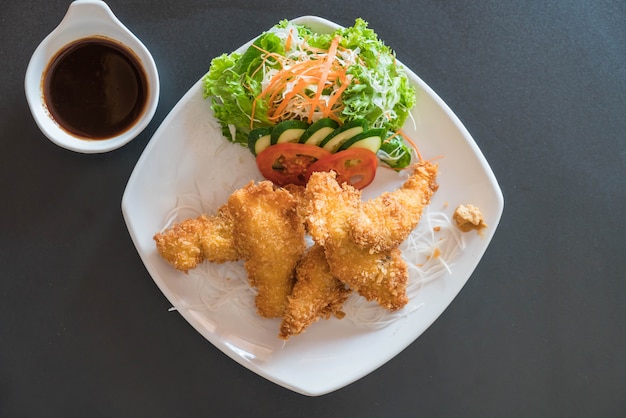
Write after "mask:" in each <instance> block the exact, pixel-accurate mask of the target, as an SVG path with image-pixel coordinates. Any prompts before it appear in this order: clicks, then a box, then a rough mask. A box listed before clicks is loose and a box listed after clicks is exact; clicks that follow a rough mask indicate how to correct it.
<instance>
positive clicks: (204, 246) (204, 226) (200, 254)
mask: <svg viewBox="0 0 626 418" xmlns="http://www.w3.org/2000/svg"><path fill="white" fill-rule="evenodd" d="M154 240H155V242H156V246H157V250H158V251H159V254H161V256H162V257H163V258H164V259H165V260H166V261H167V262H169V263H170V264H171V265H172V266H174V267H175V268H176V269H178V270H181V271H185V272H186V271H188V270H191V269H193V268H195V267H196V265H198V264H199V263H201V262H203V261H204V260H207V261H211V262H215V263H223V262H226V261H235V260H238V259H239V254H238V253H237V250H236V249H235V245H234V243H233V236H232V218H231V216H230V214H229V213H228V208H227V207H225V206H223V207H222V208H220V210H219V211H218V213H217V215H215V216H205V215H201V216H199V217H197V218H192V219H186V220H185V221H183V222H180V223H177V224H175V225H174V226H173V227H172V228H171V229H169V230H168V231H166V232H163V233H158V234H156V235H155V236H154Z"/></svg>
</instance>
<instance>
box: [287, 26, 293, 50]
mask: <svg viewBox="0 0 626 418" xmlns="http://www.w3.org/2000/svg"><path fill="white" fill-rule="evenodd" d="M292 32H293V29H289V35H287V39H286V40H285V50H287V51H289V50H290V49H291V42H292V41H293V36H292V35H293V33H292Z"/></svg>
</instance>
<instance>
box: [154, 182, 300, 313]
mask: <svg viewBox="0 0 626 418" xmlns="http://www.w3.org/2000/svg"><path fill="white" fill-rule="evenodd" d="M297 203H298V199H297V198H296V197H294V196H293V195H292V194H291V193H290V192H289V191H287V190H285V189H276V188H274V186H273V184H272V183H271V182H269V181H262V182H259V183H257V184H255V183H254V182H250V183H249V184H248V185H246V186H245V187H243V188H241V189H239V190H237V191H235V192H234V193H233V194H232V195H231V196H230V198H229V199H228V202H227V203H226V205H224V206H222V207H221V208H220V210H219V211H218V213H217V214H216V215H215V216H206V215H202V216H200V217H198V218H195V219H188V220H185V221H183V222H181V223H179V224H176V225H174V226H173V227H172V228H171V229H169V230H168V231H165V232H164V233H158V234H156V235H155V236H154V240H155V242H156V246H157V250H158V252H159V254H161V256H162V257H163V258H164V259H165V260H167V261H168V262H169V263H170V264H171V265H172V266H174V267H175V268H177V269H179V270H181V271H188V270H190V269H192V268H194V267H196V266H197V264H198V263H201V262H202V261H205V260H207V261H212V262H218V263H219V262H225V261H235V260H245V264H244V266H245V268H246V271H247V273H248V279H249V281H250V284H251V285H252V286H253V287H255V288H256V289H257V291H258V293H257V296H256V299H255V303H256V306H257V311H258V313H259V315H261V316H264V317H268V318H274V317H281V316H282V314H283V311H284V309H285V306H286V303H287V296H288V295H289V294H290V293H291V289H292V287H293V283H294V271H295V267H296V264H297V263H298V261H299V260H300V258H301V257H302V254H303V253H304V250H305V248H306V245H305V240H304V235H305V232H304V225H303V222H302V218H301V216H300V215H299V213H298V210H297Z"/></svg>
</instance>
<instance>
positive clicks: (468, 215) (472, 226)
mask: <svg viewBox="0 0 626 418" xmlns="http://www.w3.org/2000/svg"><path fill="white" fill-rule="evenodd" d="M452 218H453V219H454V221H455V222H456V226H458V227H459V229H460V230H461V231H463V232H469V231H472V230H477V231H480V230H482V229H483V228H486V227H487V224H485V221H484V219H483V214H482V213H481V212H480V209H478V208H477V207H476V206H474V205H459V207H457V208H456V210H455V211H454V215H452Z"/></svg>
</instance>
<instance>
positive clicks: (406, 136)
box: [396, 129, 424, 161]
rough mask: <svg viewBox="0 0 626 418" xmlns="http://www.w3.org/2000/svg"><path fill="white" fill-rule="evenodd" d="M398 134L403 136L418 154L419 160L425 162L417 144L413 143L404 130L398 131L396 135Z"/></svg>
mask: <svg viewBox="0 0 626 418" xmlns="http://www.w3.org/2000/svg"><path fill="white" fill-rule="evenodd" d="M397 134H400V135H402V138H404V139H406V142H408V143H409V144H410V145H411V146H412V147H413V149H414V150H415V152H416V153H417V158H419V160H420V161H424V159H423V158H422V154H420V150H419V148H417V145H415V142H413V141H412V140H411V138H410V137H409V136H408V135H407V134H405V133H404V132H403V131H402V129H398V131H397V132H396V135H397Z"/></svg>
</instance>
